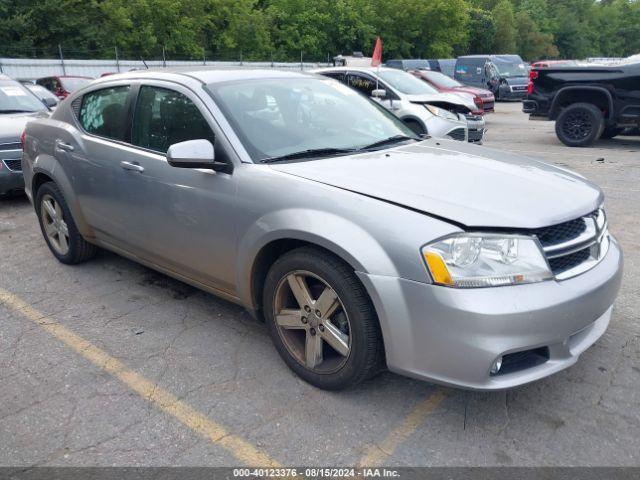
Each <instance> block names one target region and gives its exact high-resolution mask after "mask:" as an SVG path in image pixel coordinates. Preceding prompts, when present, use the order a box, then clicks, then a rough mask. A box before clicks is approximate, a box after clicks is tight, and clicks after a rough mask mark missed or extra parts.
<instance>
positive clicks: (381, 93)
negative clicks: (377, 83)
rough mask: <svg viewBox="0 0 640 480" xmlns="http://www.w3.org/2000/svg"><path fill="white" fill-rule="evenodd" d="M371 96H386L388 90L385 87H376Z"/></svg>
mask: <svg viewBox="0 0 640 480" xmlns="http://www.w3.org/2000/svg"><path fill="white" fill-rule="evenodd" d="M371 96H372V97H373V98H386V96H387V91H386V90H385V89H384V88H376V89H375V90H374V91H372V92H371Z"/></svg>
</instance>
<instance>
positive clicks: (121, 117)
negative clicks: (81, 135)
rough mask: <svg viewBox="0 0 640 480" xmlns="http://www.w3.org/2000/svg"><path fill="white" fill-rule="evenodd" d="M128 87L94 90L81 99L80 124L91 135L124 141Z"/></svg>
mask: <svg viewBox="0 0 640 480" xmlns="http://www.w3.org/2000/svg"><path fill="white" fill-rule="evenodd" d="M128 94H129V85H125V86H121V87H111V88H105V89H102V90H95V91H93V92H90V93H87V94H86V95H85V96H84V97H83V98H82V106H81V107H80V124H81V125H82V127H83V128H84V129H85V130H86V131H87V132H88V133H91V134H93V135H98V136H100V137H106V138H111V139H113V140H121V141H124V140H125V132H126V123H127V122H126V118H125V105H126V103H127V96H128Z"/></svg>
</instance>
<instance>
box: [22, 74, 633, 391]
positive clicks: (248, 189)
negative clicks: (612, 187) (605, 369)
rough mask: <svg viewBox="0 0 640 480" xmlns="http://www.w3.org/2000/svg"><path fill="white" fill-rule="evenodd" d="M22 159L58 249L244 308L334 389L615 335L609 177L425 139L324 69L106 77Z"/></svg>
mask: <svg viewBox="0 0 640 480" xmlns="http://www.w3.org/2000/svg"><path fill="white" fill-rule="evenodd" d="M23 164H24V176H25V183H26V191H27V193H28V195H29V198H30V199H32V201H33V203H34V205H35V210H36V213H37V216H38V220H39V222H40V226H41V229H42V233H43V235H44V239H45V240H46V242H47V244H48V246H49V248H50V249H51V252H52V253H53V255H54V256H55V257H56V258H57V259H58V260H60V261H61V262H63V263H67V264H74V263H79V262H82V261H85V260H88V259H89V258H91V257H92V256H93V255H94V254H95V253H96V250H97V247H102V248H106V249H109V250H113V251H115V252H118V253H120V254H122V255H124V256H127V257H129V258H131V259H133V260H135V261H137V262H140V263H143V264H145V265H147V266H149V267H151V268H154V269H156V270H159V271H161V272H164V273H166V274H167V275H171V276H173V277H175V278H177V279H180V280H182V281H184V282H188V283H190V284H192V285H195V286H197V287H199V288H202V289H203V290H206V291H208V292H212V293H214V294H216V295H220V296H222V297H224V298H226V299H229V300H231V301H233V302H237V303H239V304H241V305H243V306H245V307H246V308H247V309H249V310H250V311H251V312H252V313H253V314H254V315H255V316H256V317H258V318H263V319H264V320H265V321H266V324H267V326H268V331H269V333H270V335H271V338H272V339H273V342H274V344H275V346H276V348H277V350H278V352H279V353H280V355H281V356H282V358H283V359H284V361H285V362H286V363H287V364H288V365H289V366H290V367H291V369H293V370H294V371H295V372H296V373H297V374H298V375H300V376H301V377H302V378H304V379H305V380H307V381H308V382H310V383H312V384H314V385H316V386H318V387H321V388H327V389H340V388H344V387H347V386H349V385H353V384H355V383H357V382H359V381H362V380H364V379H366V378H368V377H371V376H373V375H374V374H375V373H376V372H378V371H380V369H381V368H384V367H388V368H389V369H390V370H392V371H394V372H398V373H402V374H405V375H410V376H413V377H417V378H422V379H429V380H433V381H436V382H441V383H446V384H451V385H457V386H461V387H466V388H475V389H502V388H507V387H513V386H516V385H520V384H522V383H526V382H530V381H532V380H535V379H538V378H541V377H544V376H547V375H549V374H551V373H554V372H557V371H559V370H561V369H563V368H565V367H568V366H570V365H572V364H573V363H574V362H576V360H577V359H578V356H579V355H580V353H581V352H583V351H584V350H585V349H586V348H588V347H589V346H590V345H591V344H593V343H594V342H595V341H596V340H597V339H598V337H600V335H602V333H603V332H604V331H605V329H606V328H607V325H608V324H609V320H610V318H611V310H612V304H613V301H614V299H615V297H616V294H617V292H618V288H619V285H620V278H621V269H622V253H621V251H620V248H619V246H618V243H617V242H616V240H615V239H614V238H613V237H612V236H611V235H610V234H609V233H608V230H607V222H606V217H605V214H604V210H603V209H602V202H603V195H602V193H601V191H600V190H599V189H598V188H597V187H596V186H595V185H593V184H591V183H589V182H587V181H586V180H584V179H583V178H582V177H580V176H578V175H574V174H572V173H569V172H567V171H565V170H561V169H558V168H556V167H553V166H551V165H547V164H545V163H542V162H538V161H535V160H530V159H525V158H520V157H514V156H512V155H510V154H506V153H500V152H497V151H493V150H488V149H484V148H483V147H479V146H476V145H468V144H465V143H462V142H454V141H451V140H442V139H426V140H423V139H421V138H419V137H418V136H417V135H415V134H414V133H413V132H412V131H411V130H410V129H409V128H407V127H406V126H405V124H404V123H402V122H401V121H400V120H399V119H397V118H396V117H395V116H393V115H392V114H391V113H389V112H388V111H387V110H385V109H384V108H382V107H380V105H378V104H377V103H375V102H373V101H371V100H369V99H368V98H366V97H364V96H362V95H360V94H358V93H356V92H355V91H353V90H352V89H350V88H347V87H345V86H344V85H343V84H341V83H339V82H337V81H335V80H332V79H328V78H325V77H321V76H316V75H310V74H305V73H298V72H279V71H272V70H268V71H262V70H208V69H207V70H205V69H202V70H200V69H193V70H188V71H184V70H181V71H158V72H153V71H144V72H131V73H128V74H123V75H114V76H110V77H106V78H105V79H103V80H99V81H96V82H93V83H92V84H91V85H89V86H88V87H86V88H84V89H82V90H80V91H78V92H76V93H74V94H72V95H71V96H70V98H69V99H67V100H66V101H65V102H62V104H61V105H60V106H59V107H58V109H57V110H56V111H55V113H54V114H53V115H52V118H50V119H42V120H35V121H32V122H30V123H29V124H28V125H27V129H26V144H25V151H24V158H23Z"/></svg>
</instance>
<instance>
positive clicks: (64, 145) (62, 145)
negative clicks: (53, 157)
mask: <svg viewBox="0 0 640 480" xmlns="http://www.w3.org/2000/svg"><path fill="white" fill-rule="evenodd" d="M56 148H57V149H58V150H64V151H65V152H73V150H74V148H73V145H71V144H69V143H65V142H63V141H62V140H56Z"/></svg>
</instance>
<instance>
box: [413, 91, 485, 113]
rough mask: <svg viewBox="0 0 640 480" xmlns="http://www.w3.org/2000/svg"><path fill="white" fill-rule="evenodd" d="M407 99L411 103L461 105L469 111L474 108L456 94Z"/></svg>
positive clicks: (418, 96) (439, 94) (443, 93)
mask: <svg viewBox="0 0 640 480" xmlns="http://www.w3.org/2000/svg"><path fill="white" fill-rule="evenodd" d="M407 98H408V99H409V101H410V102H412V103H442V102H446V103H451V104H454V105H461V106H464V107H467V108H468V109H470V110H474V109H475V108H476V106H475V104H474V103H473V102H472V101H470V100H466V99H465V98H464V97H462V96H460V95H459V94H457V93H449V92H442V93H434V94H431V95H407Z"/></svg>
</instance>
